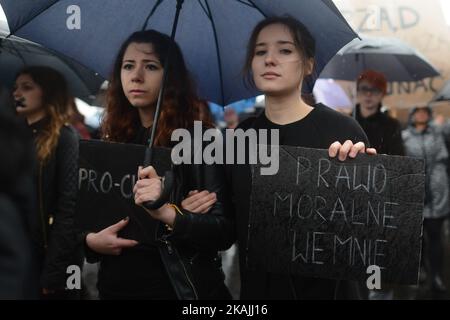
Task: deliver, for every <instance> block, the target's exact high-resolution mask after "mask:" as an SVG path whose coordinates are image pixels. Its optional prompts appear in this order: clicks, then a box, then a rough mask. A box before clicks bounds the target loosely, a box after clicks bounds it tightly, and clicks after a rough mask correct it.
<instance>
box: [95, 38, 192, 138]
mask: <svg viewBox="0 0 450 320" xmlns="http://www.w3.org/2000/svg"><path fill="white" fill-rule="evenodd" d="M131 43H148V44H151V45H153V48H154V51H155V54H156V55H157V56H158V58H159V60H160V62H161V65H162V66H164V64H165V61H166V59H167V57H168V54H169V52H170V57H169V67H168V69H167V70H164V72H167V73H168V78H167V83H166V88H165V93H164V100H163V105H162V106H161V113H160V117H159V120H158V130H157V133H156V137H155V142H154V143H155V145H157V146H168V145H170V136H171V134H172V131H173V130H175V129H177V128H188V127H189V126H192V124H193V121H194V118H195V105H196V103H197V101H198V98H197V95H196V93H195V89H194V85H193V81H192V79H191V76H190V74H189V71H188V70H187V67H186V64H185V62H184V58H183V55H182V53H181V50H180V48H179V46H178V45H177V44H176V43H175V42H173V41H172V40H171V39H170V37H169V36H167V35H165V34H162V33H160V32H157V31H155V30H147V31H138V32H135V33H133V34H132V35H131V36H130V37H129V38H128V39H127V40H126V41H125V42H124V43H123V44H122V46H121V48H120V50H119V53H118V55H117V58H116V61H115V63H114V70H113V73H112V76H111V82H110V84H109V87H108V91H107V96H106V113H105V116H104V118H103V121H102V134H103V138H105V139H107V140H110V141H116V142H129V141H130V140H132V139H133V138H134V137H135V135H136V132H137V130H138V128H139V127H140V119H139V113H138V110H137V109H136V108H135V107H133V106H132V105H131V104H130V102H129V101H128V99H127V98H126V96H125V94H124V93H123V89H122V81H121V78H120V73H121V68H122V60H123V56H124V54H125V51H126V49H127V48H128V46H129V45H130V44H131ZM169 48H170V50H169Z"/></svg>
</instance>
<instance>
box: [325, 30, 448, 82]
mask: <svg viewBox="0 0 450 320" xmlns="http://www.w3.org/2000/svg"><path fill="white" fill-rule="evenodd" d="M367 69H372V70H375V71H378V72H381V73H383V74H384V75H385V76H386V79H387V80H388V81H417V80H421V79H423V78H427V77H435V76H438V75H439V72H438V71H437V70H436V69H435V68H434V67H433V66H432V65H431V63H430V62H428V61H427V59H426V58H425V57H424V56H423V55H422V54H420V53H419V52H418V51H417V50H415V49H413V48H411V47H410V46H409V45H407V44H405V43H403V42H402V41H400V40H398V39H393V38H374V37H365V38H363V39H362V40H359V39H355V40H353V41H352V42H350V43H349V44H348V45H346V46H345V47H344V48H342V49H341V50H340V51H339V52H338V53H337V54H336V56H335V57H334V58H333V59H331V61H330V62H329V63H328V64H327V66H326V67H325V68H324V70H323V71H322V73H321V74H320V78H331V79H339V80H349V81H355V80H356V79H357V77H358V76H359V75H360V74H361V73H362V72H363V71H364V70H367Z"/></svg>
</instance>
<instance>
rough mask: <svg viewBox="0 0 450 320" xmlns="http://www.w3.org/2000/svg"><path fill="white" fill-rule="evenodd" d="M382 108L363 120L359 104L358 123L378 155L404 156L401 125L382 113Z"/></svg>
mask: <svg viewBox="0 0 450 320" xmlns="http://www.w3.org/2000/svg"><path fill="white" fill-rule="evenodd" d="M380 107H381V106H380ZM380 107H379V108H378V111H377V113H375V114H374V115H372V116H370V117H367V118H363V117H362V116H361V112H360V106H359V104H358V105H356V121H358V123H359V125H360V126H361V127H362V128H363V130H364V132H365V133H366V135H367V137H368V138H369V142H370V146H371V147H372V148H375V149H376V150H377V153H378V154H388V155H397V156H404V155H405V150H404V147H403V141H402V128H401V126H400V123H399V122H398V121H397V120H396V119H394V118H392V117H390V116H388V115H386V114H384V113H382V112H381V111H380Z"/></svg>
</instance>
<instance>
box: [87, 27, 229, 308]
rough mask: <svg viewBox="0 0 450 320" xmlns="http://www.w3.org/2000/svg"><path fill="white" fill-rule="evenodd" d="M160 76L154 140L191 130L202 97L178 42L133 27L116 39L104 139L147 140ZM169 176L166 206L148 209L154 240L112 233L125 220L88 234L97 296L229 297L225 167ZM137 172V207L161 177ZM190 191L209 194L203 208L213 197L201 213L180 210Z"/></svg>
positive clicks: (193, 168)
mask: <svg viewBox="0 0 450 320" xmlns="http://www.w3.org/2000/svg"><path fill="white" fill-rule="evenodd" d="M166 59H169V62H168V63H167V64H166ZM164 66H167V69H164ZM164 73H165V74H166V76H167V82H166V83H165V85H166V87H165V94H164V97H163V100H162V101H163V102H162V106H161V113H160V117H159V120H158V131H157V135H156V137H155V145H156V146H164V147H171V146H172V142H171V140H170V137H171V134H172V132H173V131H174V130H175V129H177V128H185V129H188V130H189V129H191V128H192V129H193V125H194V120H196V118H197V117H198V116H199V112H198V106H199V104H201V103H202V102H201V101H200V100H199V99H198V98H197V96H196V94H195V91H194V86H193V82H192V80H191V78H190V75H189V72H188V70H187V68H186V65H185V62H184V59H183V56H182V53H181V50H180V48H179V46H178V45H177V44H176V43H175V42H174V41H173V40H171V38H170V37H168V36H166V35H164V34H162V33H159V32H157V31H154V30H148V31H139V32H135V33H133V34H132V35H131V36H130V37H129V38H128V39H127V40H126V41H125V42H124V43H123V44H122V46H121V48H120V50H119V53H118V55H117V58H116V61H115V64H114V70H113V74H112V78H111V81H110V85H109V88H108V92H107V106H106V114H105V117H104V120H103V124H102V130H103V134H104V138H105V139H106V140H108V141H114V142H123V143H136V144H144V145H148V140H149V137H150V132H151V127H152V126H153V125H155V124H154V123H153V119H154V118H153V117H154V114H155V108H156V104H157V101H158V94H159V92H160V89H161V86H162V83H163V74H164ZM174 174H175V179H176V187H175V188H174V191H173V192H172V195H171V201H172V203H167V204H165V205H163V206H162V207H161V208H159V209H156V210H148V212H149V214H150V215H151V216H152V217H153V218H154V219H156V220H158V221H160V224H159V228H158V231H157V234H156V235H155V236H154V237H155V244H154V245H148V244H141V243H138V242H136V241H134V240H130V239H123V238H120V237H119V236H118V232H119V231H120V230H121V229H122V228H124V227H125V226H126V225H127V223H128V219H125V220H122V221H119V222H118V223H117V224H115V225H112V226H110V227H108V228H105V229H104V230H102V231H100V232H97V233H89V234H87V235H86V238H85V240H86V245H87V249H88V250H87V253H86V254H87V258H88V261H95V260H99V261H100V270H99V275H98V285H97V286H98V289H99V294H100V298H101V299H230V298H231V296H230V294H229V292H228V289H227V288H226V286H225V284H224V275H223V272H222V269H221V261H220V258H219V257H218V251H219V250H225V249H227V248H228V247H230V246H231V244H232V243H233V242H234V241H235V231H234V220H233V218H232V217H231V216H230V210H228V209H227V205H228V202H229V201H227V197H226V194H225V188H224V185H225V183H224V181H225V172H224V170H223V169H221V168H220V167H219V166H216V165H188V164H186V165H184V164H182V165H177V166H174ZM138 176H139V179H140V180H139V181H138V182H137V183H136V185H135V188H134V193H135V203H136V204H137V205H143V204H144V203H145V202H147V201H149V200H152V196H153V195H154V194H155V190H160V189H161V180H160V179H159V178H158V176H157V174H156V172H155V170H154V168H153V167H151V166H149V167H146V168H144V169H139V172H138ZM192 189H202V190H203V189H204V190H209V191H214V192H215V193H213V194H210V193H209V191H204V192H202V195H205V194H209V195H208V196H207V198H208V199H209V201H207V203H206V204H205V206H204V208H207V207H210V204H211V203H212V202H214V204H213V205H212V206H211V207H210V210H208V212H206V211H205V214H193V213H191V212H189V211H187V210H185V209H183V208H181V205H180V204H181V200H182V199H183V198H184V197H186V196H187V195H188V192H189V191H190V190H192ZM200 209H201V208H200ZM200 211H203V209H201V210H200Z"/></svg>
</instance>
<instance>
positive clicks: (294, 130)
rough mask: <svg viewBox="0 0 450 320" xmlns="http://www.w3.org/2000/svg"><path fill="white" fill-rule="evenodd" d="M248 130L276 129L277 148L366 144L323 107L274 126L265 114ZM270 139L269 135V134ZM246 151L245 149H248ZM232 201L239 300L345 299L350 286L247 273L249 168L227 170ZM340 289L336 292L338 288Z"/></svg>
mask: <svg viewBox="0 0 450 320" xmlns="http://www.w3.org/2000/svg"><path fill="white" fill-rule="evenodd" d="M238 128H242V129H244V130H246V129H248V128H254V129H256V130H258V129H279V138H280V140H279V143H280V145H290V146H299V147H307V148H321V149H328V147H329V146H330V145H331V144H332V143H333V142H335V141H339V142H341V143H344V142H345V141H346V140H352V141H353V142H354V143H356V142H358V141H362V142H364V143H365V144H366V145H367V143H368V141H367V137H366V135H365V134H364V132H363V131H362V129H361V127H360V126H359V125H358V124H357V123H356V121H354V120H353V119H352V118H350V117H348V116H345V115H342V114H340V113H338V112H336V111H334V110H332V109H330V108H328V107H326V106H324V105H322V104H317V105H315V107H314V109H313V110H312V111H311V112H310V113H309V114H308V115H307V116H306V117H305V118H303V119H301V120H298V121H295V122H292V123H289V124H286V125H277V124H275V123H273V122H271V121H270V120H269V119H267V117H266V115H265V113H262V114H261V115H260V116H258V117H257V118H250V119H247V120H245V121H244V122H243V123H241V124H240V125H239V127H238ZM268 136H270V134H268ZM247 148H248V147H247ZM247 150H248V149H247ZM227 172H228V177H229V182H230V183H231V188H232V199H233V203H234V205H235V207H236V223H237V232H238V243H239V248H240V250H239V254H240V256H239V260H240V270H241V299H333V298H334V297H335V296H336V294H337V291H338V289H339V293H340V295H339V296H340V297H342V296H347V293H343V291H344V290H349V289H348V285H349V283H347V282H344V281H341V282H340V283H338V282H337V281H335V280H329V279H313V278H306V277H299V276H287V275H280V274H272V273H264V272H255V271H253V270H251V271H250V270H247V268H246V266H245V264H244V263H243V262H244V261H245V250H242V248H246V247H247V237H248V219H249V209H250V195H251V181H252V179H251V171H250V166H249V165H238V164H234V165H232V166H227ZM338 285H339V288H337V287H338Z"/></svg>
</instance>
